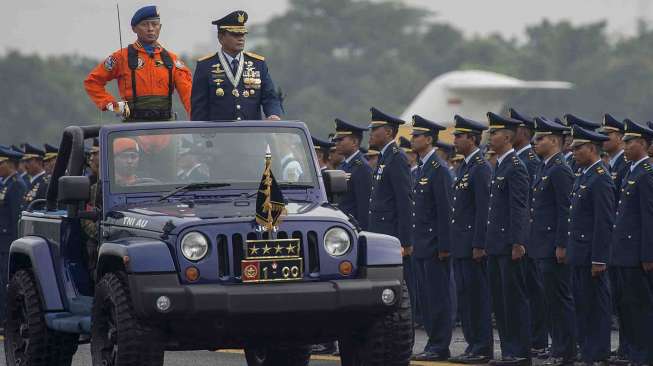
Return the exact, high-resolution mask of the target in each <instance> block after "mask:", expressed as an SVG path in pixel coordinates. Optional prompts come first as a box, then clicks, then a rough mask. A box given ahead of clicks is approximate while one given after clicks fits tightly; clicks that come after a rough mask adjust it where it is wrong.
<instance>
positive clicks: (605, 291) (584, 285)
mask: <svg viewBox="0 0 653 366" xmlns="http://www.w3.org/2000/svg"><path fill="white" fill-rule="evenodd" d="M572 137H573V141H572V145H571V146H572V148H573V151H574V160H575V161H576V164H577V165H578V167H579V169H580V170H579V175H577V176H576V178H575V180H574V186H573V188H572V194H571V205H570V206H569V208H570V213H569V229H568V232H567V235H568V237H569V238H568V242H567V253H566V254H567V255H566V257H567V262H568V263H569V264H570V265H571V269H572V295H573V297H574V303H575V307H576V322H577V326H576V329H577V335H578V344H579V346H580V355H581V361H582V363H584V364H587V365H590V364H593V363H596V362H599V363H605V362H606V361H607V359H608V356H609V355H610V328H611V322H612V319H611V314H612V311H611V309H612V304H611V300H610V290H609V288H608V287H609V286H608V276H607V273H606V268H607V262H608V255H609V250H610V242H611V238H612V229H613V227H612V225H613V223H614V214H615V205H614V183H613V182H612V178H611V177H610V174H609V173H608V172H607V170H606V168H605V166H604V165H603V163H602V162H601V158H600V157H599V152H600V149H601V144H602V143H603V142H604V141H606V140H607V139H608V138H607V136H605V135H603V134H601V133H598V132H595V131H591V130H587V129H585V128H582V127H580V126H578V125H574V126H573V127H572Z"/></svg>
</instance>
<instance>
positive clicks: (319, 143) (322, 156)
mask: <svg viewBox="0 0 653 366" xmlns="http://www.w3.org/2000/svg"><path fill="white" fill-rule="evenodd" d="M311 140H313V147H314V148H315V155H317V161H318V164H320V172H322V173H323V172H324V171H325V170H327V169H329V166H328V164H329V149H331V147H332V146H335V144H334V143H333V142H331V141H327V140H322V139H320V138H317V137H315V136H311Z"/></svg>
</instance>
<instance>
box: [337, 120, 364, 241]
mask: <svg viewBox="0 0 653 366" xmlns="http://www.w3.org/2000/svg"><path fill="white" fill-rule="evenodd" d="M335 127H336V133H335V135H334V137H333V142H335V146H336V151H337V153H338V154H340V155H342V156H343V157H345V158H344V160H343V161H342V162H341V163H340V165H339V166H338V169H339V170H343V171H345V173H347V175H348V176H349V182H348V186H349V189H348V190H347V193H345V194H344V195H343V196H342V197H341V199H340V201H339V202H338V207H340V209H341V210H342V211H343V212H345V213H346V214H348V215H351V216H352V217H354V218H355V219H356V221H357V222H358V224H359V225H360V227H361V228H362V229H363V230H367V228H368V227H369V210H370V194H371V189H372V168H371V167H370V165H369V164H368V163H367V160H366V159H365V157H364V156H363V153H362V152H361V151H360V148H361V142H362V141H363V132H364V131H365V129H364V128H361V127H358V126H356V125H354V124H352V123H349V122H347V121H344V120H342V119H340V118H336V119H335Z"/></svg>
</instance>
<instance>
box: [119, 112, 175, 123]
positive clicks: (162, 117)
mask: <svg viewBox="0 0 653 366" xmlns="http://www.w3.org/2000/svg"><path fill="white" fill-rule="evenodd" d="M171 119H172V113H171V112H170V110H168V109H136V110H130V111H129V118H128V120H140V121H169V120H171Z"/></svg>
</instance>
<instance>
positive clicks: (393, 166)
mask: <svg viewBox="0 0 653 366" xmlns="http://www.w3.org/2000/svg"><path fill="white" fill-rule="evenodd" d="M410 202H411V190H410V167H409V166H408V161H407V159H406V155H405V154H404V152H403V151H401V150H400V149H399V148H398V147H397V145H396V144H395V143H394V142H393V143H391V144H390V145H389V146H388V148H387V149H386V151H385V153H383V154H382V156H381V157H380V158H379V162H378V164H377V168H376V171H375V172H374V177H373V180H372V194H371V198H370V211H369V213H370V223H369V231H372V232H375V233H380V234H386V235H392V236H395V237H397V238H398V239H399V241H400V242H401V245H402V246H411V245H412V242H413V241H412V235H411V228H412V226H411V219H410V218H411V216H412V215H411V212H412V211H411V204H410Z"/></svg>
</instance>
